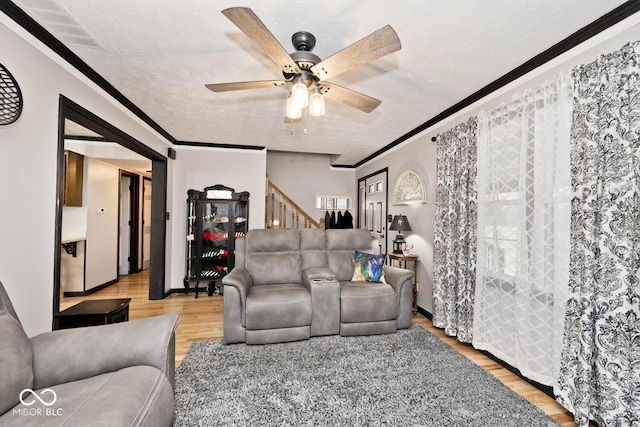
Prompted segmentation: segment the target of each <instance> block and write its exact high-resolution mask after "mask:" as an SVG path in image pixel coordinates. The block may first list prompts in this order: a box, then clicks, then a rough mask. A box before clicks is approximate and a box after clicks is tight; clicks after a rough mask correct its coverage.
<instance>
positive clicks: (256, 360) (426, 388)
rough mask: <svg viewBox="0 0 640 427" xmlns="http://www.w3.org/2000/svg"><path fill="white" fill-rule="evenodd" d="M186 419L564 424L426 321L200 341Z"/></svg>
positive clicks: (179, 395) (182, 387)
mask: <svg viewBox="0 0 640 427" xmlns="http://www.w3.org/2000/svg"><path fill="white" fill-rule="evenodd" d="M175 415H176V416H175V425H176V426H216V425H218V426H229V425H238V426H259V425H269V426H363V425H366V426H500V427H507V426H514V427H515V426H517V427H522V426H558V425H559V424H557V423H556V422H555V421H554V420H553V419H551V418H550V417H548V416H547V415H546V414H545V413H544V412H542V411H541V410H540V409H538V408H536V407H535V406H533V405H531V404H530V403H529V402H527V400H525V399H524V398H523V397H521V396H520V395H518V394H517V393H515V392H513V391H511V390H510V389H509V388H507V387H506V386H504V385H503V384H502V383H501V382H500V381H498V380H497V379H496V378H495V377H493V376H492V375H491V374H490V373H488V372H486V371H484V370H483V369H482V368H480V367H478V366H477V365H476V364H474V363H473V362H471V361H470V360H468V359H467V358H466V357H464V356H462V355H461V354H460V353H458V352H457V351H456V350H455V349H453V348H451V347H450V346H448V345H447V344H445V343H444V342H442V341H441V340H440V339H439V338H438V337H436V336H435V335H433V334H431V333H430V332H428V331H426V330H425V329H423V328H422V327H420V326H418V325H412V326H411V328H409V329H407V330H402V331H398V332H397V333H395V334H389V335H376V336H367V337H341V336H329V337H314V338H311V339H309V340H306V341H299V342H293V343H284V344H271V345H257V346H248V345H245V344H232V345H223V344H222V342H221V341H219V340H218V341H198V342H194V343H193V344H192V346H191V348H190V349H189V351H188V353H187V355H186V356H185V358H184V360H183V362H182V364H181V365H180V367H179V368H178V370H177V372H176V413H175Z"/></svg>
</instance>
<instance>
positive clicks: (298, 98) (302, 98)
mask: <svg viewBox="0 0 640 427" xmlns="http://www.w3.org/2000/svg"><path fill="white" fill-rule="evenodd" d="M293 82H294V83H293V86H292V87H291V99H292V102H293V104H294V105H295V106H296V108H298V109H303V108H306V107H307V106H308V105H309V92H308V91H307V85H305V84H304V82H303V81H302V79H301V78H300V77H296V78H295V79H294V81H293Z"/></svg>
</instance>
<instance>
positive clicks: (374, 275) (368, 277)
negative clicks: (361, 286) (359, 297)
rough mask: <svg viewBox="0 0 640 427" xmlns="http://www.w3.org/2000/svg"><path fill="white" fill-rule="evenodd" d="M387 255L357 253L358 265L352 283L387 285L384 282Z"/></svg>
mask: <svg viewBox="0 0 640 427" xmlns="http://www.w3.org/2000/svg"><path fill="white" fill-rule="evenodd" d="M385 258H386V254H379V255H375V254H368V253H366V252H360V251H356V260H355V261H356V265H355V268H354V270H353V277H352V278H351V281H352V282H376V283H387V282H385V280H384V260H385Z"/></svg>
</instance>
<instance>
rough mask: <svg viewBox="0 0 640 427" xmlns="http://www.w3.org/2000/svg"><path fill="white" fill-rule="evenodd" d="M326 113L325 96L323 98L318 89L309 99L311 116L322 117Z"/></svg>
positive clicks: (314, 90) (315, 89)
mask: <svg viewBox="0 0 640 427" xmlns="http://www.w3.org/2000/svg"><path fill="white" fill-rule="evenodd" d="M324 112H325V109H324V96H322V94H321V93H320V90H319V89H318V88H317V87H316V88H314V89H313V93H312V94H311V96H310V97H309V114H311V115H312V116H322V115H324Z"/></svg>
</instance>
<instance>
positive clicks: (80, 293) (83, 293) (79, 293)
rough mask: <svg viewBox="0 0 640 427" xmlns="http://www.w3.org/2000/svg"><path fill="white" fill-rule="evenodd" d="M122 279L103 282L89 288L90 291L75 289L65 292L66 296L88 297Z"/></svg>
mask: <svg viewBox="0 0 640 427" xmlns="http://www.w3.org/2000/svg"><path fill="white" fill-rule="evenodd" d="M119 281H120V279H117V278H116V279H113V280H109V281H108V282H105V283H103V284H102V285H98V286H96V287H94V288H91V289H89V290H88V291H74V292H66V291H65V292H63V294H64V296H65V297H86V296H89V295H91V294H93V293H96V292H98V291H100V290H102V289H104V288H106V287H107V286H111V285H113V284H116V283H118V282H119Z"/></svg>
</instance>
